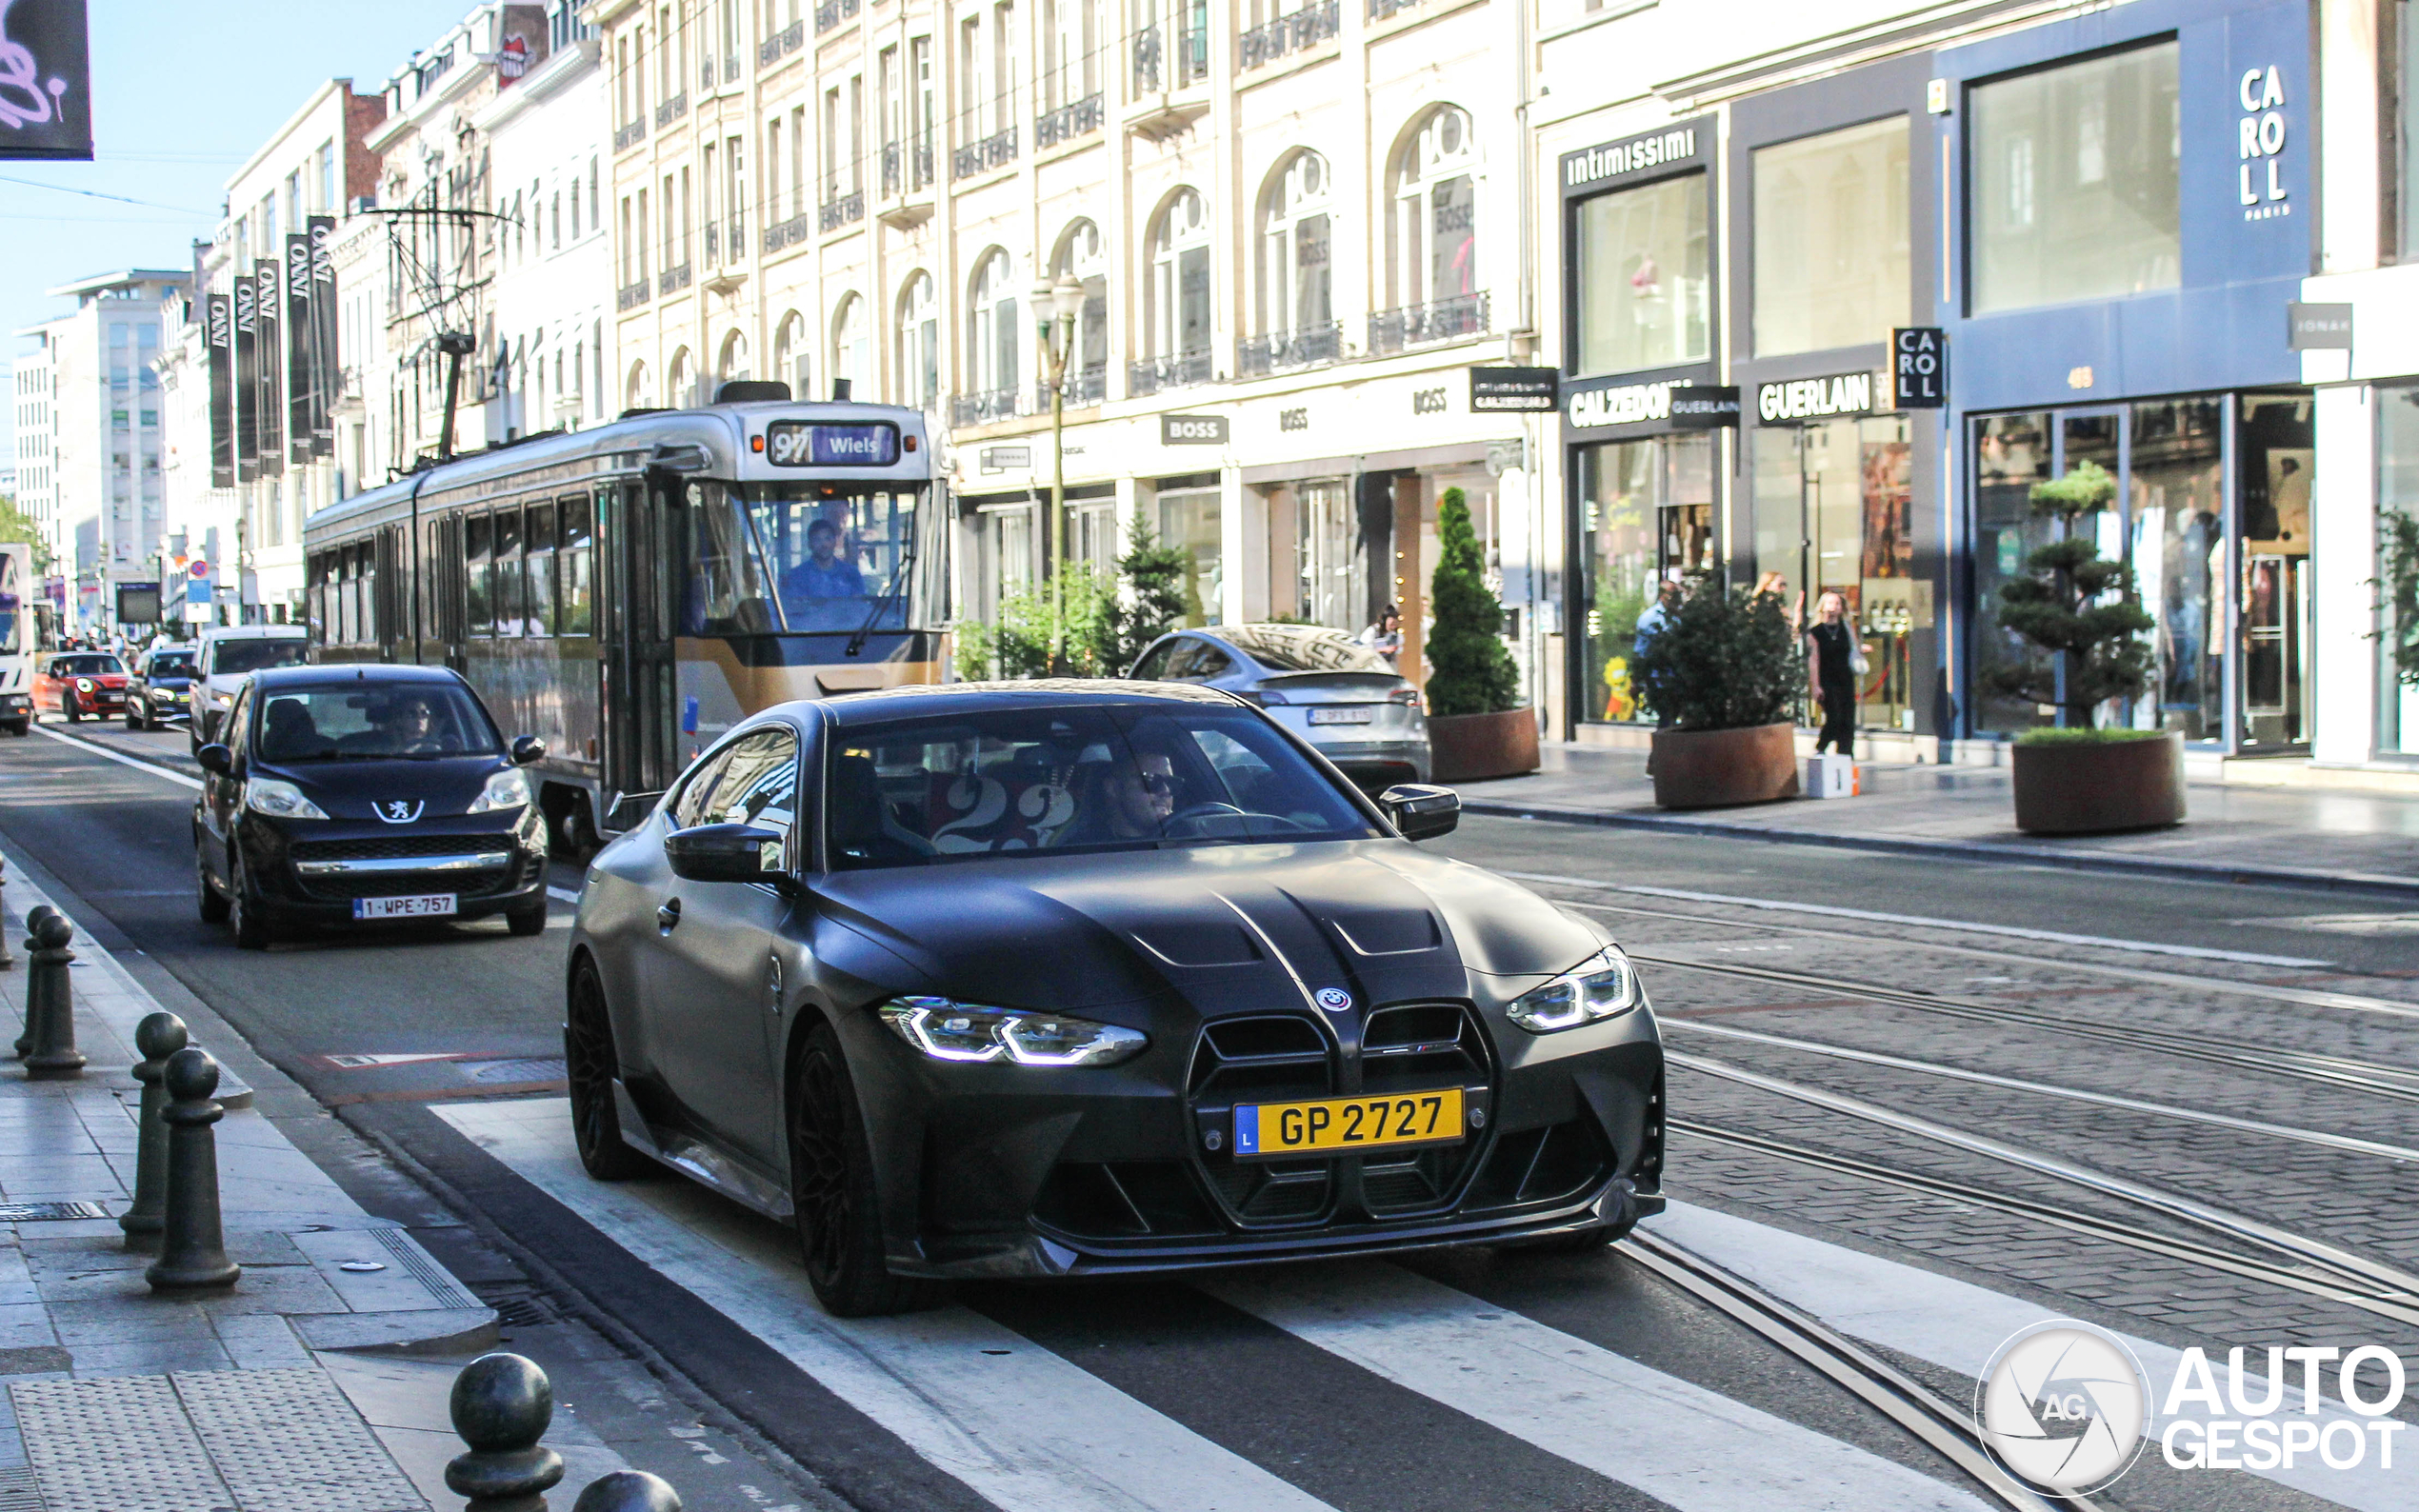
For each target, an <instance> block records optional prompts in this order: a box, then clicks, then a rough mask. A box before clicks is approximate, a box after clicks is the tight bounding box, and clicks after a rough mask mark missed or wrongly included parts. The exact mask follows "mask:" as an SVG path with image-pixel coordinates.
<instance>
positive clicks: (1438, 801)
mask: <svg viewBox="0 0 2419 1512" xmlns="http://www.w3.org/2000/svg"><path fill="white" fill-rule="evenodd" d="M1377 806H1379V807H1380V808H1383V809H1385V810H1386V817H1387V818H1389V819H1391V820H1392V821H1394V827H1395V828H1397V829H1399V830H1401V831H1402V832H1403V838H1404V839H1405V840H1433V839H1435V838H1436V837H1437V836H1439V835H1449V834H1451V833H1452V832H1453V831H1454V830H1455V829H1456V828H1458V827H1460V826H1461V822H1462V795H1461V794H1459V793H1457V792H1455V791H1453V790H1452V789H1451V788H1450V787H1437V786H1432V785H1430V784H1428V783H1401V784H1398V785H1396V786H1392V787H1389V788H1388V789H1386V791H1384V792H1382V793H1380V794H1378V795H1377Z"/></svg>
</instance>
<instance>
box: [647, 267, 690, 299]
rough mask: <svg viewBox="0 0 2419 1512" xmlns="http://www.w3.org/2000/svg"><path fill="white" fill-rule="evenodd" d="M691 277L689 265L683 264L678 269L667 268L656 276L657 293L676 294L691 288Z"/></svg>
mask: <svg viewBox="0 0 2419 1512" xmlns="http://www.w3.org/2000/svg"><path fill="white" fill-rule="evenodd" d="M689 277H690V267H689V265H688V264H687V263H683V264H681V265H680V266H679V267H678V268H667V269H664V270H663V271H662V272H660V273H657V274H656V275H655V292H657V293H658V294H676V293H678V292H680V291H681V290H682V289H684V288H688V287H689Z"/></svg>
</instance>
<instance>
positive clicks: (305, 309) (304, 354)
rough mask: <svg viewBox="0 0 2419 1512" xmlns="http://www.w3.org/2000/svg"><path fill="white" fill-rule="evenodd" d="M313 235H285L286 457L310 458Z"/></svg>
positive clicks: (314, 381)
mask: <svg viewBox="0 0 2419 1512" xmlns="http://www.w3.org/2000/svg"><path fill="white" fill-rule="evenodd" d="M310 288H311V286H310V237H308V236H306V235H304V234H302V233H301V232H299V231H295V232H290V233H289V234H288V235H287V237H286V460H287V461H289V462H309V461H310V427H311V422H312V420H313V419H314V417H315V412H316V409H317V396H318V391H319V388H318V374H317V373H316V372H315V371H313V369H314V368H316V366H317V364H316V363H314V362H313V361H312V357H313V356H314V353H313V352H312V350H311V344H310Z"/></svg>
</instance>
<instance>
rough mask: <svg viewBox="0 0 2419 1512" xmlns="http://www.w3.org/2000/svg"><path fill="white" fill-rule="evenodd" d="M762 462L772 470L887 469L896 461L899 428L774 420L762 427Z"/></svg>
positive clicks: (880, 425)
mask: <svg viewBox="0 0 2419 1512" xmlns="http://www.w3.org/2000/svg"><path fill="white" fill-rule="evenodd" d="M765 460H766V461H768V462H770V463H771V464H772V465H773V466H774V467H776V468H887V467H889V466H890V465H891V464H892V463H894V462H896V461H898V460H899V428H898V427H896V426H893V425H884V424H874V425H861V426H819V425H816V424H814V423H813V422H812V421H808V420H776V421H774V422H772V423H771V424H770V425H769V426H767V427H765Z"/></svg>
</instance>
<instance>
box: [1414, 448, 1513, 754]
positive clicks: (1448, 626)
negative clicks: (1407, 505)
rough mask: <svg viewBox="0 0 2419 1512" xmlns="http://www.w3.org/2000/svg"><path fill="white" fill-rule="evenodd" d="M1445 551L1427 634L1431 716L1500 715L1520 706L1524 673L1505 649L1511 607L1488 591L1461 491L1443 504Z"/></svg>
mask: <svg viewBox="0 0 2419 1512" xmlns="http://www.w3.org/2000/svg"><path fill="white" fill-rule="evenodd" d="M1436 538H1437V545H1438V547H1439V548H1440V550H1439V554H1438V556H1437V561H1436V573H1435V576H1433V577H1432V578H1430V579H1429V603H1430V604H1431V605H1432V606H1433V607H1434V614H1435V619H1434V622H1433V623H1432V624H1431V625H1430V627H1429V632H1428V661H1429V666H1430V667H1431V668H1432V670H1431V671H1430V672H1429V678H1428V711H1429V713H1431V714H1445V715H1451V714H1495V713H1500V712H1502V711H1503V710H1505V709H1510V708H1518V707H1519V706H1520V674H1519V673H1518V672H1517V671H1516V670H1515V669H1514V668H1513V666H1512V659H1511V653H1510V652H1509V651H1508V650H1506V649H1504V606H1503V604H1502V602H1501V601H1500V600H1498V599H1497V598H1496V597H1495V595H1494V594H1493V592H1491V591H1490V590H1489V588H1488V587H1487V575H1486V572H1487V563H1486V559H1485V558H1484V557H1482V556H1481V555H1480V554H1479V550H1478V532H1477V531H1476V530H1474V529H1472V528H1471V527H1470V523H1469V501H1468V499H1466V498H1465V497H1464V496H1463V494H1462V490H1461V489H1459V488H1448V489H1446V490H1445V494H1444V497H1442V498H1440V499H1438V500H1437V501H1436Z"/></svg>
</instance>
